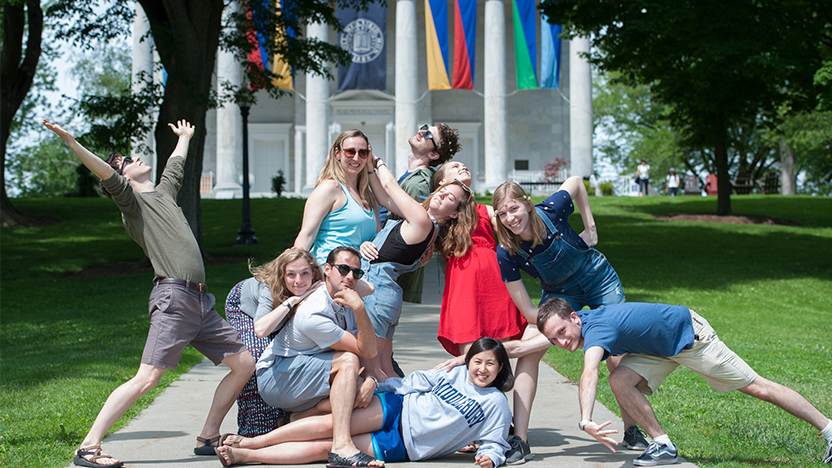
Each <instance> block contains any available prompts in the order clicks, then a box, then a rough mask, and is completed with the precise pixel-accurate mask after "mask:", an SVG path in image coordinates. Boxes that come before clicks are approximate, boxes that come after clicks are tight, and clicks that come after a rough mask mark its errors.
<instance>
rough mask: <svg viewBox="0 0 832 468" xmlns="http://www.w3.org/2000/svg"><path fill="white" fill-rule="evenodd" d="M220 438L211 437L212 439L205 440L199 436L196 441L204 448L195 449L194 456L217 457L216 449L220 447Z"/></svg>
mask: <svg viewBox="0 0 832 468" xmlns="http://www.w3.org/2000/svg"><path fill="white" fill-rule="evenodd" d="M220 437H221V436H216V437H211V438H210V439H205V438H202V437H199V436H197V438H196V441H197V442H202V446H200V447H196V448H194V455H216V453H215V452H214V448H215V447H219V445H220Z"/></svg>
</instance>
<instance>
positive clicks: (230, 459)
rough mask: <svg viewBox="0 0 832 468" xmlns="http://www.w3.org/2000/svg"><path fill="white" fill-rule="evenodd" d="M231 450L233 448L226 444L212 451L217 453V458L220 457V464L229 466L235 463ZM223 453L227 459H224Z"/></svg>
mask: <svg viewBox="0 0 832 468" xmlns="http://www.w3.org/2000/svg"><path fill="white" fill-rule="evenodd" d="M220 449H222V450H220ZM233 450H234V449H232V448H231V447H229V446H228V445H224V446H222V447H218V448H215V449H214V453H215V454H217V458H219V459H220V463H222V466H231V465H236V464H237V460H236V459H235V458H234V452H233ZM223 453H224V454H226V455H227V456H228V461H225V457H223V456H222V454H223Z"/></svg>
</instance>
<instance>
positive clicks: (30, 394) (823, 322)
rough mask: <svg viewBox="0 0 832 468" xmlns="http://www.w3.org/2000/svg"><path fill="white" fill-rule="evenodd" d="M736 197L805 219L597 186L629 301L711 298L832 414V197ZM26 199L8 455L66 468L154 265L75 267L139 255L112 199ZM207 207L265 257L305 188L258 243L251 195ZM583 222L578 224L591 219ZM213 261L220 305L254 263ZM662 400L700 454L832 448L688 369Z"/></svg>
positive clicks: (12, 315)
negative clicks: (696, 218) (248, 210)
mask: <svg viewBox="0 0 832 468" xmlns="http://www.w3.org/2000/svg"><path fill="white" fill-rule="evenodd" d="M732 202H733V208H734V212H735V213H737V214H758V215H768V216H772V217H776V218H787V219H792V220H795V221H799V222H801V223H803V224H804V226H796V227H795V226H788V227H786V226H764V225H727V224H718V223H707V224H697V223H685V222H665V221H657V220H654V219H653V218H652V215H654V214H664V213H677V212H687V213H698V212H702V213H713V212H715V211H716V200H715V199H713V198H709V199H702V198H699V197H684V198H683V197H677V198H675V199H670V198H664V197H649V198H642V199H636V198H593V199H592V204H593V205H592V206H593V213H594V215H595V219H596V222H597V224H598V230H599V236H600V243H599V246H598V247H599V249H600V250H601V251H602V252H604V253H605V254H606V255H607V257H608V258H609V259H610V262H611V263H612V264H613V266H614V267H615V268H616V270H617V271H618V273H619V275H620V276H621V280H622V283H623V285H624V290H625V293H626V294H627V300H629V301H661V302H668V303H673V304H676V303H681V304H684V305H687V306H689V307H691V308H693V309H695V310H697V311H698V312H699V313H700V314H702V315H703V316H705V317H706V318H708V319H709V320H710V321H711V323H712V324H713V325H714V326H715V328H716V329H717V331H718V332H719V334H720V336H721V338H722V339H723V340H724V341H725V342H726V343H727V344H728V345H729V346H730V347H731V348H732V349H734V350H735V351H737V352H738V353H739V354H740V355H741V356H743V357H744V358H746V360H747V361H748V362H749V363H750V364H751V365H752V366H753V367H754V368H755V369H756V370H757V371H758V372H760V373H761V374H762V375H764V376H766V377H769V378H772V379H773V380H776V381H778V382H781V383H784V384H786V385H788V386H791V387H793V388H795V389H796V390H798V391H800V392H801V393H803V394H804V395H806V396H807V397H808V398H809V399H810V400H811V401H812V402H813V403H814V404H816V405H817V406H818V407H819V408H820V409H821V410H822V411H823V412H824V413H826V414H832V364H830V362H832V355H831V354H832V352H831V351H830V345H831V344H832V341H830V339H829V337H830V331H832V325H831V324H830V322H832V320H830V319H832V312H830V311H832V306H831V305H830V303H832V266H830V259H832V200H830V199H824V198H809V197H779V196H770V197H763V196H745V197H734V198H733V200H732ZM14 203H15V206H17V207H18V208H19V209H21V210H22V211H24V212H32V213H37V214H39V215H43V216H49V217H52V218H55V219H58V220H60V221H61V222H60V223H58V224H54V225H51V226H45V227H33V228H25V229H12V230H8V229H6V230H3V231H2V233H0V236H2V242H0V258H1V259H2V269H0V301H2V302H1V305H0V311H1V312H0V313H2V317H1V318H2V327H0V359H2V361H0V365H2V368H0V376H1V377H2V382H0V390H1V391H0V465H3V466H15V467H18V466H23V467H28V466H31V467H34V466H38V467H62V466H65V465H66V463H67V462H68V460H70V458H71V453H72V450H73V449H74V448H75V446H76V445H77V443H78V442H79V441H80V439H81V438H82V437H83V435H84V434H85V433H86V431H87V429H88V428H89V426H90V425H91V424H92V421H93V419H94V418H95V416H96V414H97V412H98V410H99V409H100V407H101V405H102V404H103V401H104V399H105V398H106V397H107V396H108V395H109V393H110V392H111V391H112V390H113V389H114V388H115V387H117V386H118V385H119V384H121V383H122V382H124V381H125V380H127V379H128V378H130V377H132V375H133V374H134V373H135V370H136V367H137V357H138V356H139V355H140V354H141V350H142V348H143V346H144V338H145V336H146V332H147V326H148V325H147V316H146V307H147V295H148V293H149V291H150V286H151V284H150V282H151V274H149V273H143V274H133V275H127V276H118V277H112V278H93V279H67V278H66V277H67V276H68V275H69V274H71V273H73V272H76V271H78V270H81V269H83V268H85V267H88V266H92V265H99V264H107V263H114V262H123V261H132V260H136V259H138V258H139V257H140V256H141V251H140V249H139V248H138V247H137V246H136V245H135V244H134V243H133V242H132V241H131V240H130V239H129V237H127V235H126V234H125V232H124V228H123V227H122V225H121V222H120V221H119V216H118V211H117V210H116V208H115V207H114V206H113V204H112V202H111V201H109V200H105V199H99V200H83V199H50V200H43V199H20V200H14ZM202 207H203V213H202V221H203V236H204V239H205V244H206V247H207V249H208V251H209V252H210V254H211V255H214V256H237V257H241V259H242V258H246V257H254V258H255V259H256V260H257V261H265V260H268V259H271V258H272V257H274V256H275V255H277V254H279V253H280V252H282V251H283V250H284V249H285V248H286V247H288V246H289V245H291V243H292V241H293V240H294V236H295V234H296V232H297V230H298V229H299V227H300V220H301V216H302V211H303V200H288V199H280V200H275V199H268V200H261V199H257V200H252V220H253V225H254V228H255V229H256V231H257V234H256V235H257V237H258V239H259V240H260V244H259V245H257V246H250V247H237V246H234V245H233V243H234V239H235V238H236V236H237V232H236V231H237V229H238V228H239V227H240V218H241V215H240V213H241V210H240V201H239V200H205V201H203V204H202ZM573 220H574V221H576V222H577V224H579V223H580V217H579V216H574V217H573ZM207 273H208V284H209V287H210V290H211V291H212V292H213V293H214V294H215V295H216V296H217V301H218V303H222V302H223V301H224V294H225V293H226V292H227V291H229V290H230V289H231V287H232V286H233V285H234V284H235V283H236V282H237V281H239V280H241V279H243V278H246V277H247V276H248V273H247V269H246V265H245V263H244V262H238V263H231V264H223V265H214V266H209V267H208V268H207ZM529 290H530V291H531V293H532V296H533V297H535V296H537V297H539V288H538V287H537V285H535V284H533V283H530V288H529ZM200 359H201V356H200V355H199V354H198V353H196V352H195V351H193V350H192V349H190V348H189V350H188V351H187V352H186V354H185V357H184V358H183V361H182V364H181V365H180V367H179V370H178V371H177V372H170V373H168V375H167V376H166V378H165V381H164V382H163V385H162V386H160V388H159V389H156V390H154V391H153V392H152V393H151V394H150V395H148V396H146V397H145V398H143V399H142V400H140V403H139V404H138V405H137V406H136V407H134V408H133V409H132V410H131V412H130V414H129V416H131V417H132V416H135V415H136V414H137V413H138V412H139V411H140V410H141V409H142V408H143V407H145V406H146V405H147V404H148V403H149V401H150V400H151V399H152V398H153V396H154V395H156V394H158V392H159V391H161V389H162V388H163V387H164V386H166V385H167V384H168V383H169V382H171V381H173V380H175V379H176V378H177V377H178V375H179V373H181V372H184V371H186V370H188V369H189V368H190V367H191V366H193V365H194V364H195V363H196V362H198V361H199V360H200ZM549 359H550V362H552V363H553V365H555V367H557V368H558V370H559V371H560V372H562V373H564V374H565V375H567V376H569V377H570V378H572V379H577V377H578V375H579V373H580V366H581V360H580V355H578V354H575V355H569V354H568V353H566V352H563V351H561V350H552V351H550V354H549ZM601 387H602V388H604V389H605V390H603V391H602V392H601V394H600V397H599V398H601V400H602V401H603V402H604V403H605V404H606V405H607V406H608V407H611V408H614V407H615V405H614V404H613V400H612V397H611V394H610V392H609V390H608V387H606V385H605V384H602V385H601ZM540 396H541V397H545V395H544V394H541V395H540ZM652 401H653V403H654V405H655V407H656V411H657V413H658V415H659V419H660V420H661V421H662V422H663V423H664V425H665V428H666V430H667V431H668V433H669V434H670V436H671V437H672V438H673V439H674V440H675V441H676V442H677V443H678V444H679V445H680V448H681V455H682V456H684V457H685V458H688V459H690V460H692V461H694V462H695V463H697V464H700V465H708V466H716V465H719V466H761V465H778V464H791V465H810V464H816V463H817V460H818V457H819V456H820V452H821V450H822V449H821V446H822V444H821V442H820V440H818V439H817V438H815V433H816V431H814V430H813V429H812V428H810V427H809V426H808V425H806V424H805V423H802V422H798V421H796V420H794V418H791V417H790V416H788V415H786V414H785V413H784V412H782V411H780V410H778V409H776V408H773V407H772V406H770V405H767V404H763V403H759V402H756V401H753V399H751V398H749V397H746V396H745V395H742V394H739V393H737V392H733V393H729V394H725V395H722V394H718V393H716V392H713V391H711V390H710V389H709V388H708V387H707V385H706V384H704V382H702V381H701V380H700V379H698V378H697V377H696V376H695V375H692V374H691V373H690V372H687V371H684V370H681V371H677V372H675V373H674V374H673V375H672V376H671V377H670V378H669V379H668V380H667V381H666V382H665V384H664V385H663V386H662V387H661V389H660V390H659V391H658V392H657V393H656V395H655V396H654V397H652ZM575 403H577V402H575ZM125 420H126V418H125V419H123V420H122V421H125ZM122 424H123V422H122ZM569 424H573V423H572V422H570V423H569Z"/></svg>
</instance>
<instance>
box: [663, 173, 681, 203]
mask: <svg viewBox="0 0 832 468" xmlns="http://www.w3.org/2000/svg"><path fill="white" fill-rule="evenodd" d="M664 191H665V193H667V194H668V195H670V196H671V197H675V196H676V192H678V191H679V176H677V175H676V169H673V168H672V167H671V168H670V174H668V175H667V187H666V188H665V190H664Z"/></svg>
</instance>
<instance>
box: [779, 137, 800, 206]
mask: <svg viewBox="0 0 832 468" xmlns="http://www.w3.org/2000/svg"><path fill="white" fill-rule="evenodd" d="M780 193H781V194H782V195H796V194H797V172H796V171H795V170H794V151H793V150H792V147H791V145H789V144H788V143H786V141H785V140H780Z"/></svg>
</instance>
